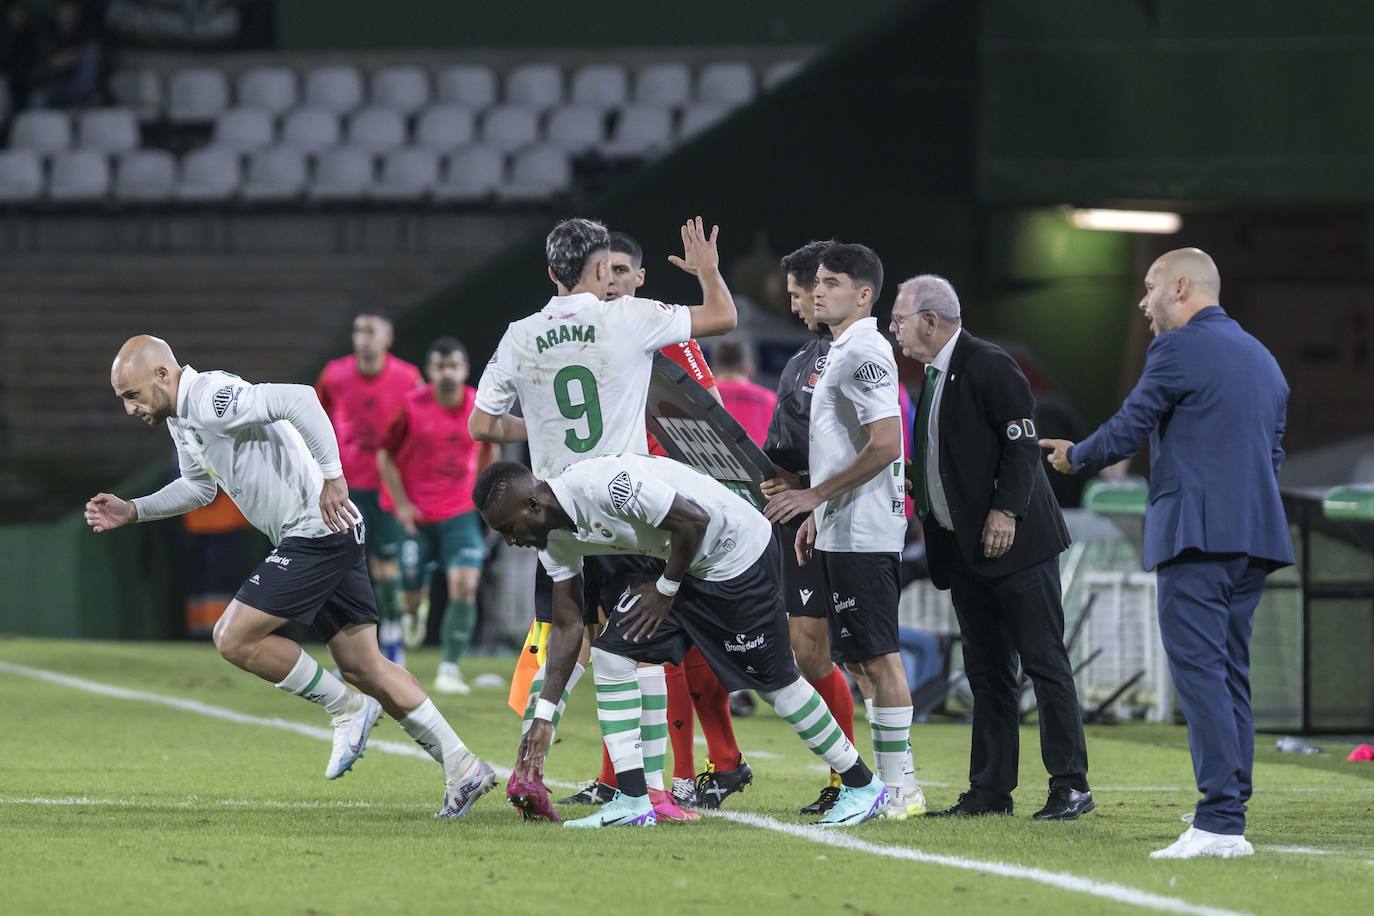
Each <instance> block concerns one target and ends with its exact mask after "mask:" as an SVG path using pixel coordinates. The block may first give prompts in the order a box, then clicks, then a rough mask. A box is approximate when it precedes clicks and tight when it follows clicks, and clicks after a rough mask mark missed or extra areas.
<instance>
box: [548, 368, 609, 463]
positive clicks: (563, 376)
mask: <svg viewBox="0 0 1374 916" xmlns="http://www.w3.org/2000/svg"><path fill="white" fill-rule="evenodd" d="M573 382H577V391H578V393H577V395H576V399H575V400H574V390H573V388H572V383H573ZM553 396H554V398H555V399H556V400H557V401H558V410H559V412H560V413H561V414H563V416H565V417H567V418H568V419H569V420H584V419H585V420H586V423H587V434H586V435H585V436H580V435H578V427H577V425H574V426H570V427H568V429H567V431H566V432H564V434H563V442H564V444H566V445H567V446H568V448H569V449H571V450H572V451H574V452H578V453H579V454H580V453H582V452H588V451H591V450H592V449H593V448H594V447H595V446H596V444H597V443H598V442H600V441H601V432H602V428H601V399H600V398H599V397H597V393H596V378H595V377H593V376H592V373H591V372H590V371H589V370H588V369H587V367H586V366H564V367H563V368H562V369H560V370H559V371H558V374H557V375H555V376H554V378H553Z"/></svg>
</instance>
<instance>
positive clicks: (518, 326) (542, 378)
mask: <svg viewBox="0 0 1374 916" xmlns="http://www.w3.org/2000/svg"><path fill="white" fill-rule="evenodd" d="M691 336H692V313H691V310H690V309H688V308H685V307H683V306H680V305H667V304H665V303H662V302H657V301H655V300H652V299H639V298H636V297H633V296H622V297H621V298H619V299H614V300H612V301H610V302H603V301H601V300H600V299H598V298H596V296H594V295H592V294H591V293H578V294H577V295H575V296H555V297H553V298H552V299H550V300H549V304H548V305H546V306H544V308H543V309H542V310H540V311H538V312H536V313H535V314H533V315H530V316H529V317H528V318H522V319H520V320H519V321H515V322H512V323H511V325H510V326H509V327H508V328H507V329H506V333H505V336H503V337H502V338H501V343H500V345H499V346H498V347H497V348H496V354H495V355H494V356H492V358H491V361H490V362H489V363H487V368H486V370H485V371H484V372H483V373H482V380H481V382H479V383H478V386H477V402H476V406H477V408H478V409H479V410H482V411H485V412H486V413H489V414H492V415H493V416H501V415H503V414H506V413H509V412H510V410H511V407H512V406H514V404H515V402H516V401H517V400H518V401H519V402H520V409H521V411H522V412H523V414H524V417H525V428H526V431H527V433H528V436H529V446H530V463H531V464H532V465H533V470H534V476H536V477H538V478H539V479H540V480H548V479H549V478H550V477H556V476H558V475H559V474H560V473H562V472H563V469H564V468H566V467H568V466H569V465H571V464H573V463H574V462H578V461H582V460H585V459H587V458H594V457H596V456H598V455H619V454H636V455H643V454H647V453H648V450H649V446H648V440H647V439H646V438H645V432H644V405H645V402H647V401H648V399H649V375H650V371H651V369H652V368H653V359H654V354H655V353H656V352H658V351H659V350H660V349H662V348H663V347H666V346H670V345H672V344H676V343H681V342H682V341H684V340H688V339H690V338H691Z"/></svg>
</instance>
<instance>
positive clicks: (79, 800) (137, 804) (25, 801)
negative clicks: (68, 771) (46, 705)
mask: <svg viewBox="0 0 1374 916" xmlns="http://www.w3.org/2000/svg"><path fill="white" fill-rule="evenodd" d="M0 805H50V806H57V807H72V808H85V807H106V808H203V807H205V806H206V805H215V806H217V807H221V808H290V809H295V808H409V807H412V806H410V805H396V804H387V803H385V802H368V801H313V802H309V801H278V800H276V799H267V798H206V799H202V798H200V797H198V796H195V795H192V796H190V797H188V798H184V799H181V800H180V801H151V800H149V799H146V798H87V797H86V796H84V795H78V796H64V797H62V798H47V797H45V796H41V795H34V796H31V797H29V798H0Z"/></svg>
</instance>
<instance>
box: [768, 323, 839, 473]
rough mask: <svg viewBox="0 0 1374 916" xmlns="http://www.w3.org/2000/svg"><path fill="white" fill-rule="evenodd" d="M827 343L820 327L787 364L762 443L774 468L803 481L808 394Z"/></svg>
mask: <svg viewBox="0 0 1374 916" xmlns="http://www.w3.org/2000/svg"><path fill="white" fill-rule="evenodd" d="M830 342H831V335H830V328H829V327H828V326H826V325H821V330H820V332H819V333H818V334H816V336H815V337H813V338H812V339H811V341H810V342H809V343H807V344H806V345H805V346H804V347H802V348H801V349H800V350H798V351H797V352H796V353H794V354H792V358H791V359H789V360H788V361H787V366H786V367H785V368H784V369H783V370H782V377H781V378H779V379H778V406H777V407H775V408H774V409H773V419H772V421H771V422H770V423H769V424H768V439H767V441H765V442H764V444H763V451H764V453H765V454H767V455H768V457H769V459H770V460H772V462H773V463H774V464H775V465H777V466H778V467H780V468H783V469H785V470H788V471H792V472H794V473H797V474H801V475H802V477H803V478H806V477H808V476H809V474H810V460H809V458H808V452H809V451H810V448H809V443H810V432H811V393H812V392H813V391H814V390H815V388H816V382H817V381H819V380H820V377H821V372H822V371H824V370H825V360H826V354H828V353H829V352H830Z"/></svg>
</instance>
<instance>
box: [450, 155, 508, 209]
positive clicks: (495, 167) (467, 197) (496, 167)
mask: <svg viewBox="0 0 1374 916" xmlns="http://www.w3.org/2000/svg"><path fill="white" fill-rule="evenodd" d="M505 171H506V164H505V157H504V156H503V155H502V153H501V151H500V150H498V149H494V148H492V147H490V146H469V147H468V148H466V149H462V150H459V151H458V152H456V153H454V154H453V155H451V156H449V157H448V162H447V163H446V165H445V168H444V177H443V178H442V179H441V180H440V182H439V183H438V184H437V185H435V186H434V197H435V199H436V200H451V201H479V200H485V199H486V198H488V197H490V196H491V195H492V194H493V193H495V191H496V189H497V188H498V187H499V186H500V185H501V181H502V179H504V178H505Z"/></svg>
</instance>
